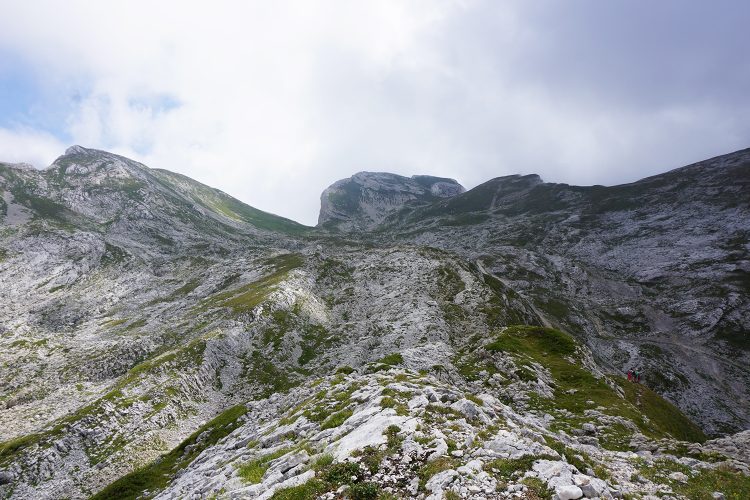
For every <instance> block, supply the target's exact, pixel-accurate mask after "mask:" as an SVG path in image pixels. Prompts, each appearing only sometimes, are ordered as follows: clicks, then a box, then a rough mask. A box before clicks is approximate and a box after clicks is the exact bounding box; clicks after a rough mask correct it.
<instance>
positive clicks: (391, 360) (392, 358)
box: [378, 352, 404, 366]
mask: <svg viewBox="0 0 750 500" xmlns="http://www.w3.org/2000/svg"><path fill="white" fill-rule="evenodd" d="M403 362H404V357H403V356H402V355H401V354H400V353H398V352H394V353H393V354H389V355H387V356H384V357H382V358H381V359H380V360H379V361H378V363H383V364H384V365H389V366H395V365H400V364H401V363H403Z"/></svg>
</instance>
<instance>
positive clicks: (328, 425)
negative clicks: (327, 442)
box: [320, 410, 354, 430]
mask: <svg viewBox="0 0 750 500" xmlns="http://www.w3.org/2000/svg"><path fill="white" fill-rule="evenodd" d="M353 413H354V412H353V411H352V410H342V411H340V412H337V413H334V414H333V415H331V416H330V417H328V418H326V419H325V420H324V421H323V423H322V424H320V429H321V430H324V429H333V428H334V427H338V426H340V425H341V424H343V423H344V422H345V421H346V419H347V418H349V417H351V416H352V414H353Z"/></svg>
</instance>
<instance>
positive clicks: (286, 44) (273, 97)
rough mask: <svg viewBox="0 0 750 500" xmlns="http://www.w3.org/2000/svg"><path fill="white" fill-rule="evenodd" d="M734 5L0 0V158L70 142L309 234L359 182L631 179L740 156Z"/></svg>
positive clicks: (43, 160) (742, 133)
mask: <svg viewBox="0 0 750 500" xmlns="http://www.w3.org/2000/svg"><path fill="white" fill-rule="evenodd" d="M748 25H750V2H747V1H745V0H739V1H728V0H712V1H697V0H695V1H685V0H679V1H677V0H660V1H656V2H655V1H653V0H608V1H606V2H603V1H601V0H567V1H562V0H558V1H546V0H535V1H528V0H518V1H511V0H508V1H503V0H489V1H479V0H477V1H473V0H433V1H422V0H401V1H389V0H377V1H356V0H342V1H326V0H302V1H286V0H274V1H264V2H256V1H212V2H191V1H187V0H183V1H179V2H172V1H159V2H154V1H152V0H151V1H140V0H131V1H128V2H102V1H79V0H69V1H66V2H59V1H56V0H55V1H40V0H24V1H17V0H0V160H1V161H9V162H27V163H31V164H33V165H34V166H36V167H38V168H44V167H46V166H48V165H49V164H50V163H52V161H54V159H55V158H56V157H57V156H59V155H61V154H62V153H63V152H64V150H65V149H66V148H67V147H68V146H70V145H72V144H80V145H82V146H85V147H91V148H97V149H105V150H108V151H112V152H116V153H119V154H122V155H125V156H128V157H130V158H133V159H136V160H138V161H141V162H143V163H145V164H146V165H148V166H151V167H155V168H165V169H168V170H172V171H176V172H180V173H183V174H185V175H188V176H190V177H192V178H194V179H196V180H199V181H201V182H203V183H206V184H208V185H210V186H213V187H216V188H219V189H221V190H223V191H225V192H227V193H229V194H231V195H233V196H235V197H237V198H239V199H241V200H242V201H244V202H246V203H248V204H250V205H252V206H255V207H257V208H260V209H263V210H267V211H269V212H273V213H276V214H279V215H283V216H285V217H289V218H291V219H294V220H297V221H299V222H302V223H305V224H310V225H313V224H315V223H316V221H317V215H318V209H319V206H320V193H321V192H322V191H323V189H325V187H327V186H328V185H330V184H331V183H333V182H335V181H336V180H338V179H341V178H345V177H349V176H351V175H352V174H354V173H356V172H359V171H363V170H369V171H387V172H394V173H398V174H402V175H412V174H431V175H437V176H443V177H452V178H455V179H457V180H458V181H459V182H461V183H462V184H464V186H466V187H467V188H471V187H474V186H476V185H478V184H480V183H482V182H484V181H486V180H489V179H491V178H493V177H498V176H502V175H508V174H515V173H521V174H527V173H537V174H539V175H541V176H542V178H543V179H544V180H546V181H549V182H565V183H569V184H578V185H590V184H604V185H612V184H618V183H624V182H632V181H635V180H637V179H640V178H643V177H645V176H648V175H653V174H656V173H660V172H663V171H666V170H669V169H672V168H676V167H679V166H682V165H686V164H689V163H692V162H695V161H700V160H702V159H706V158H710V157H712V156H716V155H719V154H724V153H728V152H731V151H735V150H738V149H743V148H746V147H750V29H748Z"/></svg>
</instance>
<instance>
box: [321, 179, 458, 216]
mask: <svg viewBox="0 0 750 500" xmlns="http://www.w3.org/2000/svg"><path fill="white" fill-rule="evenodd" d="M464 191H466V190H465V188H464V187H463V186H462V185H461V184H459V183H458V182H456V181H455V180H454V179H447V178H442V177H433V176H428V175H414V176H412V177H404V176H401V175H396V174H390V173H385V172H359V173H357V174H355V175H353V176H352V177H350V178H349V179H342V180H340V181H337V182H335V183H334V184H332V185H331V186H330V187H328V188H327V189H326V190H325V191H323V194H322V195H321V198H320V205H321V206H320V215H319V216H318V225H319V226H324V227H327V228H332V229H338V230H342V231H352V230H363V229H364V230H366V229H372V228H373V227H375V226H377V225H378V224H379V223H381V222H382V221H383V220H384V219H385V218H386V217H388V216H390V215H392V214H394V213H396V212H398V211H399V210H401V209H403V208H405V207H416V206H420V205H425V204H428V203H432V202H434V201H436V200H437V199H440V198H450V197H452V196H456V195H458V194H461V193H463V192H464Z"/></svg>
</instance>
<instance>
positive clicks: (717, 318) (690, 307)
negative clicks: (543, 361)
mask: <svg viewBox="0 0 750 500" xmlns="http://www.w3.org/2000/svg"><path fill="white" fill-rule="evenodd" d="M748 192H750V150H743V151H738V152H736V153H732V154H729V155H725V156H722V157H718V158H714V159H711V160H707V161H704V162H700V163H697V164H695V165H690V166H688V167H684V168H681V169H677V170H674V171H671V172H668V173H665V174H662V175H657V176H654V177H650V178H648V179H643V180H641V181H638V182H635V183H632V184H627V185H622V186H614V187H604V186H592V187H578V186H569V185H564V184H549V183H544V182H542V181H541V179H540V178H539V177H538V176H534V175H529V176H509V177H501V178H497V179H493V180H491V181H489V182H487V183H485V184H482V185H480V186H478V187H476V188H474V189H472V190H470V191H468V192H466V193H464V194H460V195H457V196H454V197H450V198H446V199H442V200H438V201H436V202H434V203H432V204H429V205H426V206H420V207H411V206H408V205H405V206H404V207H402V209H400V210H394V209H393V208H391V209H390V210H389V212H388V214H383V215H384V220H383V222H382V223H381V224H380V225H379V226H377V227H376V228H374V230H373V231H370V232H368V233H366V234H365V233H361V232H360V233H357V234H358V237H360V238H366V239H369V240H371V241H373V242H375V243H377V244H390V243H393V242H409V243H411V244H417V245H429V246H433V247H438V248H442V249H446V250H449V251H452V252H455V253H457V254H459V255H461V256H463V257H464V258H466V259H468V260H470V261H479V262H480V263H481V264H482V265H483V266H484V267H485V268H486V269H487V270H488V271H489V272H492V273H493V274H495V275H497V276H498V277H499V278H500V279H502V280H503V282H504V283H506V284H507V285H508V286H509V287H511V288H512V289H513V290H515V291H516V292H518V293H519V294H520V295H521V296H522V297H524V298H525V299H527V300H528V301H529V302H530V303H532V304H533V306H534V307H535V309H536V311H537V312H538V313H539V314H540V315H541V316H543V317H544V320H545V323H546V324H550V325H554V326H556V327H559V328H563V329H565V330H566V331H569V332H571V333H573V334H574V335H576V336H577V337H578V338H580V339H582V340H583V341H584V342H586V343H587V344H588V345H589V346H590V347H592V349H593V351H594V352H595V354H596V356H597V358H598V360H599V361H600V362H601V363H603V364H604V365H605V366H606V367H607V368H609V369H611V370H616V371H619V372H620V373H624V372H625V371H627V370H628V369H630V368H641V369H642V370H643V371H644V372H645V373H646V376H647V377H648V383H649V384H650V385H651V386H652V387H654V388H655V389H656V390H658V391H659V392H660V393H662V394H664V395H666V396H667V397H668V398H669V399H670V400H672V401H674V402H675V403H676V404H678V405H679V406H680V407H681V408H682V409H683V410H684V411H686V412H688V414H689V415H691V416H692V417H693V418H694V419H695V420H696V421H698V422H700V423H701V425H702V426H703V428H704V429H705V430H706V431H708V432H709V433H722V432H732V431H737V430H741V429H746V428H748V427H750V369H748V367H749V366H750V293H749V292H750V288H748V284H749V283H750V228H749V227H748V221H749V220H750V197H748V196H747V193H748ZM375 208H376V207H373V209H375ZM352 217H353V218H356V217H357V216H356V215H352ZM342 227H344V226H342Z"/></svg>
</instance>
